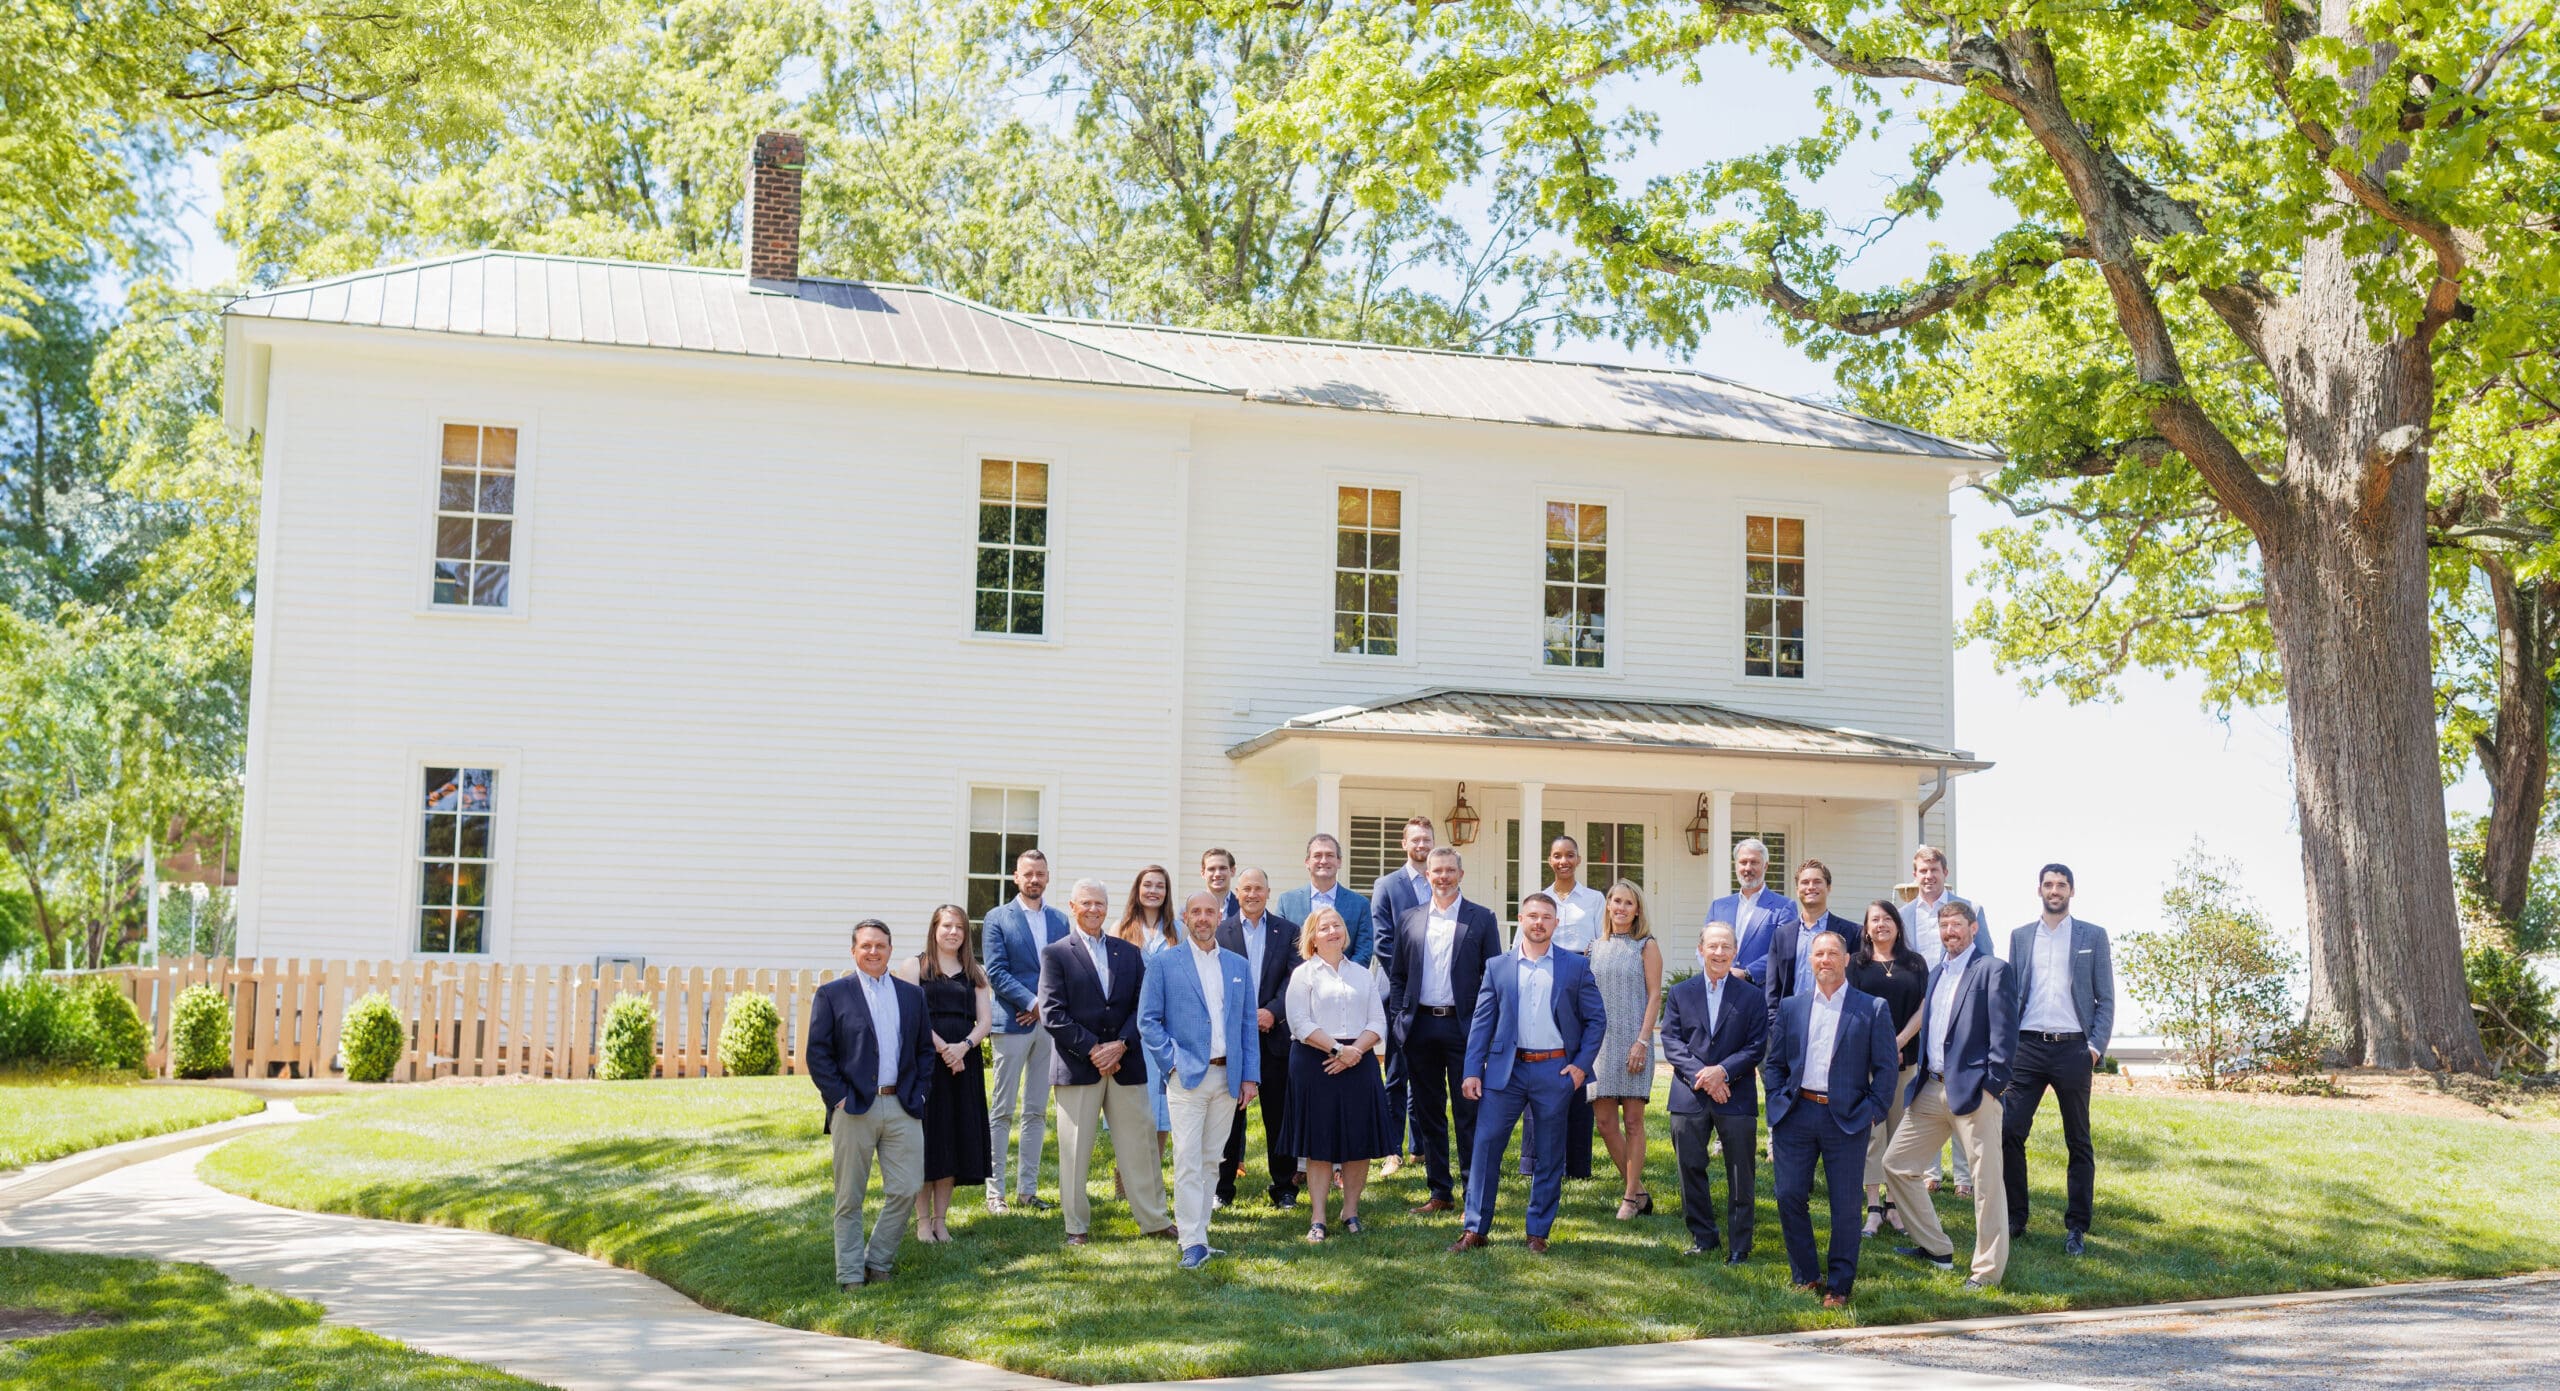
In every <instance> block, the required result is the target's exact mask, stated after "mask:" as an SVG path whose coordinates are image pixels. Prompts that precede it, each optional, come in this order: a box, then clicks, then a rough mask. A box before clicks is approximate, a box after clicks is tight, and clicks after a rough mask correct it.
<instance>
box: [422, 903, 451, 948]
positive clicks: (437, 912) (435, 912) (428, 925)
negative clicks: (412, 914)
mask: <svg viewBox="0 0 2560 1391" xmlns="http://www.w3.org/2000/svg"><path fill="white" fill-rule="evenodd" d="M418 950H420V951H451V950H453V914H452V913H451V912H449V911H447V910H445V909H442V908H430V909H428V910H426V911H425V912H423V913H420V914H419V915H418Z"/></svg>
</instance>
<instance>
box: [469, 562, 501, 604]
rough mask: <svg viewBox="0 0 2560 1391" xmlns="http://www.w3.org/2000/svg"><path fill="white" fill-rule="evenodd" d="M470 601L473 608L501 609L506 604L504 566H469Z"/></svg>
mask: <svg viewBox="0 0 2560 1391" xmlns="http://www.w3.org/2000/svg"><path fill="white" fill-rule="evenodd" d="M471 603H472V606H473V607H475V608H492V609H502V608H505V607H506V606H507V567H506V566H504V565H475V566H473V567H471Z"/></svg>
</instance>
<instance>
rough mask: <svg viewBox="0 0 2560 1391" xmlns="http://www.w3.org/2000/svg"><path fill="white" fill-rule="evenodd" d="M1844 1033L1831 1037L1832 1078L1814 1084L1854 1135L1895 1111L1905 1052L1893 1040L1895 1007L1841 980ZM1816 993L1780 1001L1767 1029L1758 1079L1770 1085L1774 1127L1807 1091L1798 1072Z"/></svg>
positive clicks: (1842, 1125) (1834, 1117)
mask: <svg viewBox="0 0 2560 1391" xmlns="http://www.w3.org/2000/svg"><path fill="white" fill-rule="evenodd" d="M1840 994H1841V996H1842V999H1841V1001H1840V1031H1839V1032H1838V1033H1837V1034H1836V1035H1834V1036H1833V1038H1832V1040H1831V1078H1830V1085H1828V1086H1825V1085H1823V1084H1822V1083H1821V1082H1819V1081H1816V1082H1815V1083H1814V1084H1813V1086H1812V1087H1811V1088H1810V1089H1811V1090H1813V1091H1817V1092H1821V1093H1823V1094H1824V1095H1826V1096H1829V1097H1830V1098H1831V1119H1832V1121H1833V1122H1834V1123H1835V1124H1837V1125H1838V1126H1839V1127H1840V1128H1841V1129H1842V1130H1845V1131H1848V1132H1850V1133H1851V1134H1856V1133H1857V1132H1859V1131H1863V1130H1869V1129H1872V1128H1874V1126H1875V1124H1876V1122H1878V1121H1881V1120H1883V1119H1884V1118H1885V1116H1886V1115H1887V1114H1888V1113H1889V1112H1891V1111H1892V1109H1893V1084H1894V1082H1895V1081H1896V1079H1898V1078H1900V1077H1901V1075H1902V1050H1901V1049H1900V1048H1899V1047H1897V1046H1895V1044H1894V1041H1893V1011H1892V1010H1891V1009H1890V1008H1888V1007H1887V1006H1886V1005H1885V1002H1884V1001H1882V1000H1880V999H1877V998H1876V997H1875V996H1873V995H1870V994H1868V993H1867V992H1865V991H1863V990H1860V989H1859V988H1858V987H1856V986H1854V985H1849V984H1847V983H1845V982H1844V983H1843V984H1842V985H1841V987H1840ZM1813 998H1814V997H1813V992H1811V991H1807V992H1806V993H1804V994H1802V995H1797V996H1794V997H1792V998H1789V999H1786V1000H1782V1001H1780V1002H1779V1004H1778V1012H1777V1014H1776V1015H1775V1016H1773V1018H1774V1019H1775V1021H1776V1023H1775V1026H1774V1027H1772V1028H1771V1029H1770V1030H1769V1047H1768V1051H1767V1052H1766V1053H1765V1054H1764V1055H1763V1056H1762V1061H1761V1064H1760V1080H1761V1081H1763V1082H1765V1083H1767V1084H1768V1087H1769V1124H1770V1125H1771V1126H1773V1127H1774V1126H1776V1125H1777V1123H1778V1122H1780V1121H1782V1120H1785V1119H1786V1118H1787V1112H1789V1111H1792V1110H1794V1109H1795V1105H1796V1093H1797V1092H1799V1091H1803V1090H1806V1089H1807V1088H1806V1087H1805V1080H1806V1079H1804V1078H1803V1077H1801V1076H1799V1075H1797V1074H1799V1073H1800V1072H1802V1071H1803V1069H1804V1048H1805V1038H1806V1033H1805V1028H1806V1019H1807V1017H1808V1016H1809V1015H1810V1014H1811V1013H1812V1010H1813Z"/></svg>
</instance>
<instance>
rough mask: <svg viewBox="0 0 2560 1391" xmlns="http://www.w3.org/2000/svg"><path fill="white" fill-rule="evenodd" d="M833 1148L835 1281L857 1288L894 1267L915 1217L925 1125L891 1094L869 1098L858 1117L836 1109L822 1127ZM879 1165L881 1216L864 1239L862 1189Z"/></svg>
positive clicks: (869, 1182)
mask: <svg viewBox="0 0 2560 1391" xmlns="http://www.w3.org/2000/svg"><path fill="white" fill-rule="evenodd" d="M827 1138H828V1140H830V1141H831V1142H833V1144H834V1155H833V1157H834V1160H835V1178H836V1283H837V1284H839V1285H859V1284H862V1283H863V1282H864V1280H865V1279H866V1278H867V1276H868V1274H869V1272H871V1271H874V1270H877V1271H880V1272H882V1273H883V1274H886V1273H887V1272H889V1271H890V1270H893V1269H895V1268H896V1267H897V1264H898V1243H900V1242H902V1241H904V1240H906V1238H907V1223H908V1222H909V1221H910V1220H912V1219H913V1218H914V1217H915V1212H916V1192H917V1190H919V1189H921V1188H923V1187H924V1122H923V1121H920V1120H917V1119H916V1118H915V1117H913V1116H910V1115H908V1114H907V1108H905V1107H903V1106H901V1105H899V1104H898V1099H897V1098H896V1097H894V1096H875V1097H873V1098H871V1109H870V1110H868V1111H865V1112H863V1113H862V1114H860V1115H855V1114H854V1113H853V1112H851V1111H846V1110H843V1109H838V1110H837V1112H836V1114H835V1119H834V1121H833V1122H831V1123H830V1124H829V1126H828V1127H827ZM875 1159H876V1160H878V1161H879V1164H880V1216H879V1217H878V1219H877V1220H875V1221H874V1222H873V1223H872V1225H871V1232H870V1235H869V1237H868V1239H866V1238H865V1237H864V1235H863V1231H862V1205H863V1198H864V1193H863V1190H864V1189H866V1188H868V1187H870V1186H871V1165H872V1162H873V1160H875Z"/></svg>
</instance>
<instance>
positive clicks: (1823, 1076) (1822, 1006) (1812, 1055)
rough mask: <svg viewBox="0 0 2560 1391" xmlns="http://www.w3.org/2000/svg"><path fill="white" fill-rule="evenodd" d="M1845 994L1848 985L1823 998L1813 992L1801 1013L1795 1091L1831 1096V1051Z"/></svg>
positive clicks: (1822, 995) (1841, 986)
mask: <svg viewBox="0 0 2560 1391" xmlns="http://www.w3.org/2000/svg"><path fill="white" fill-rule="evenodd" d="M1848 993H1849V983H1848V982H1847V981H1842V982H1840V988H1839V989H1837V990H1834V991H1832V992H1831V993H1830V994H1829V995H1824V994H1823V993H1822V992H1821V991H1820V990H1815V991H1813V992H1812V993H1811V995H1810V996H1809V997H1808V998H1809V999H1810V1000H1811V1003H1810V1004H1809V1005H1808V1006H1807V1007H1806V1009H1805V1012H1804V1025H1805V1027H1804V1075H1803V1076H1801V1077H1799V1078H1797V1079H1796V1090H1797V1091H1816V1092H1821V1093H1823V1094H1824V1095H1826V1096H1828V1095H1830V1093H1831V1052H1832V1049H1833V1048H1834V1047H1836V1046H1837V1045H1838V1043H1839V1041H1840V1002H1841V1000H1843V999H1844V998H1846V997H1847V995H1848Z"/></svg>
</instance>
